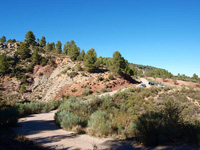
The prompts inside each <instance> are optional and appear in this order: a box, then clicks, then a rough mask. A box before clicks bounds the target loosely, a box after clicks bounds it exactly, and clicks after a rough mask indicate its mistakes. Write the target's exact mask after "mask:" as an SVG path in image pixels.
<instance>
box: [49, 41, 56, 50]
mask: <svg viewBox="0 0 200 150" xmlns="http://www.w3.org/2000/svg"><path fill="white" fill-rule="evenodd" d="M50 47H51V48H50V51H54V50H55V43H54V42H51V43H50Z"/></svg>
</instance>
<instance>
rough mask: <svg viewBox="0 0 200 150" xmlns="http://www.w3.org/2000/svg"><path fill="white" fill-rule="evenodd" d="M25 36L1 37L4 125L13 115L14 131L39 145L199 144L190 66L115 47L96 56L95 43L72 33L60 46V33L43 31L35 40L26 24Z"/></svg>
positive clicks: (199, 114)
mask: <svg viewBox="0 0 200 150" xmlns="http://www.w3.org/2000/svg"><path fill="white" fill-rule="evenodd" d="M25 37H26V39H25V40H24V41H16V40H9V42H7V43H0V76H1V78H0V127H2V129H4V128H5V129H7V128H8V127H11V126H15V125H16V124H17V122H18V121H19V124H18V127H16V128H15V132H16V133H19V134H22V135H24V136H26V137H27V138H29V139H30V140H33V141H35V142H36V143H37V144H42V146H44V147H48V148H49V146H50V147H51V148H52V147H55V146H58V145H60V146H58V149H59V148H63V147H67V146H71V149H73V148H80V149H86V148H90V149H92V148H93V149H94V148H95V146H96V145H95V144H99V145H98V146H100V147H105V148H111V149H112V148H114V149H117V148H119V147H121V148H122V149H123V148H126V146H127V145H123V143H124V144H128V146H131V149H134V148H135V147H137V145H138V144H139V145H140V146H142V147H144V146H157V145H172V146H173V145H176V144H183V143H187V144H189V145H193V144H194V145H195V146H198V144H199V134H200V123H199V121H200V98H199V97H200V94H199V89H200V88H199V81H200V80H199V77H198V76H197V75H196V74H194V76H193V77H187V76H185V75H178V76H174V75H173V74H172V73H170V72H169V71H167V70H165V69H160V68H155V67H151V66H143V65H137V64H132V63H129V62H128V61H127V60H126V59H125V58H124V57H123V56H122V55H121V54H120V52H119V51H116V52H114V53H113V57H112V58H104V57H101V56H100V57H99V58H97V54H96V51H95V49H94V48H91V49H90V50H88V51H87V52H86V53H85V51H84V50H80V47H78V46H77V45H76V43H75V42H74V41H73V40H72V41H70V42H69V41H67V42H66V43H65V45H64V46H63V49H62V46H61V45H62V44H61V42H60V41H58V42H57V43H56V44H55V43H54V42H52V43H49V42H47V43H46V40H45V37H42V38H41V40H38V41H37V42H36V41H35V36H34V34H33V33H32V31H28V32H27V34H26V36H25ZM149 81H151V82H153V84H152V85H150V84H149ZM189 81H191V82H189ZM161 83H162V84H161ZM52 110H54V111H52ZM50 111H51V112H50ZM40 113H41V114H40ZM32 114H38V115H35V116H33V115H32ZM27 115H31V116H29V117H26V116H27ZM19 118H22V119H19ZM65 130H67V131H68V132H66V131H65ZM71 131H72V132H71ZM1 132H2V131H1V130H0V138H1ZM66 134H67V135H66ZM81 134H83V135H81ZM86 134H87V135H86ZM46 135H48V136H46ZM79 135H81V136H79ZM2 136H5V135H4V134H3V135H2ZM15 136H16V135H15ZM15 136H14V137H15ZM56 136H58V138H55V137H56ZM66 136H67V138H66ZM41 137H43V138H41ZM71 137H73V141H70V140H69V138H71ZM97 137H100V138H102V137H103V138H105V139H103V140H102V139H98V138H97ZM85 138H87V140H85ZM129 139H130V141H131V142H130V141H129ZM91 140H94V141H96V143H94V144H93V143H92V142H91ZM120 140H122V141H120ZM11 141H13V142H15V140H14V139H12V140H11ZM84 141H85V142H84ZM132 141H134V144H133V143H132ZM81 142H82V143H87V144H85V146H84V145H83V144H82V143H81ZM107 142H108V144H106V143H107ZM109 142H110V143H109ZM55 144H58V145H55ZM92 144H93V145H92ZM118 144H119V145H118ZM121 144H122V145H121ZM19 145H20V144H19ZM33 146H34V145H33ZM98 146H97V147H98ZM97 147H96V148H97ZM0 148H1V147H0ZM5 149H6V148H5Z"/></svg>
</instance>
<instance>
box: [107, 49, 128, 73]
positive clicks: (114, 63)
mask: <svg viewBox="0 0 200 150" xmlns="http://www.w3.org/2000/svg"><path fill="white" fill-rule="evenodd" d="M126 67H127V66H126V62H125V59H124V58H123V57H122V56H121V54H120V52H119V51H116V52H114V54H113V58H112V60H111V66H110V68H111V71H113V72H115V73H118V74H122V73H123V71H124V70H125V68H126Z"/></svg>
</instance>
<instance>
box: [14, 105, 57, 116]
mask: <svg viewBox="0 0 200 150" xmlns="http://www.w3.org/2000/svg"><path fill="white" fill-rule="evenodd" d="M59 105H60V101H56V102H54V101H52V102H49V103H46V102H34V101H32V102H25V103H16V104H15V105H14V107H15V108H16V109H17V110H18V112H19V114H20V116H25V115H29V114H36V113H41V112H49V111H51V110H53V109H56V108H58V106H59Z"/></svg>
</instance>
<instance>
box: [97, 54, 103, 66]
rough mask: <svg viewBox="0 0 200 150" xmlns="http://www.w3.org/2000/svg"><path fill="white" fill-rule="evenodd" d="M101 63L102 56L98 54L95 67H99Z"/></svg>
mask: <svg viewBox="0 0 200 150" xmlns="http://www.w3.org/2000/svg"><path fill="white" fill-rule="evenodd" d="M102 65H103V57H102V56H100V57H99V58H98V59H97V61H96V67H101V66H102Z"/></svg>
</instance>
